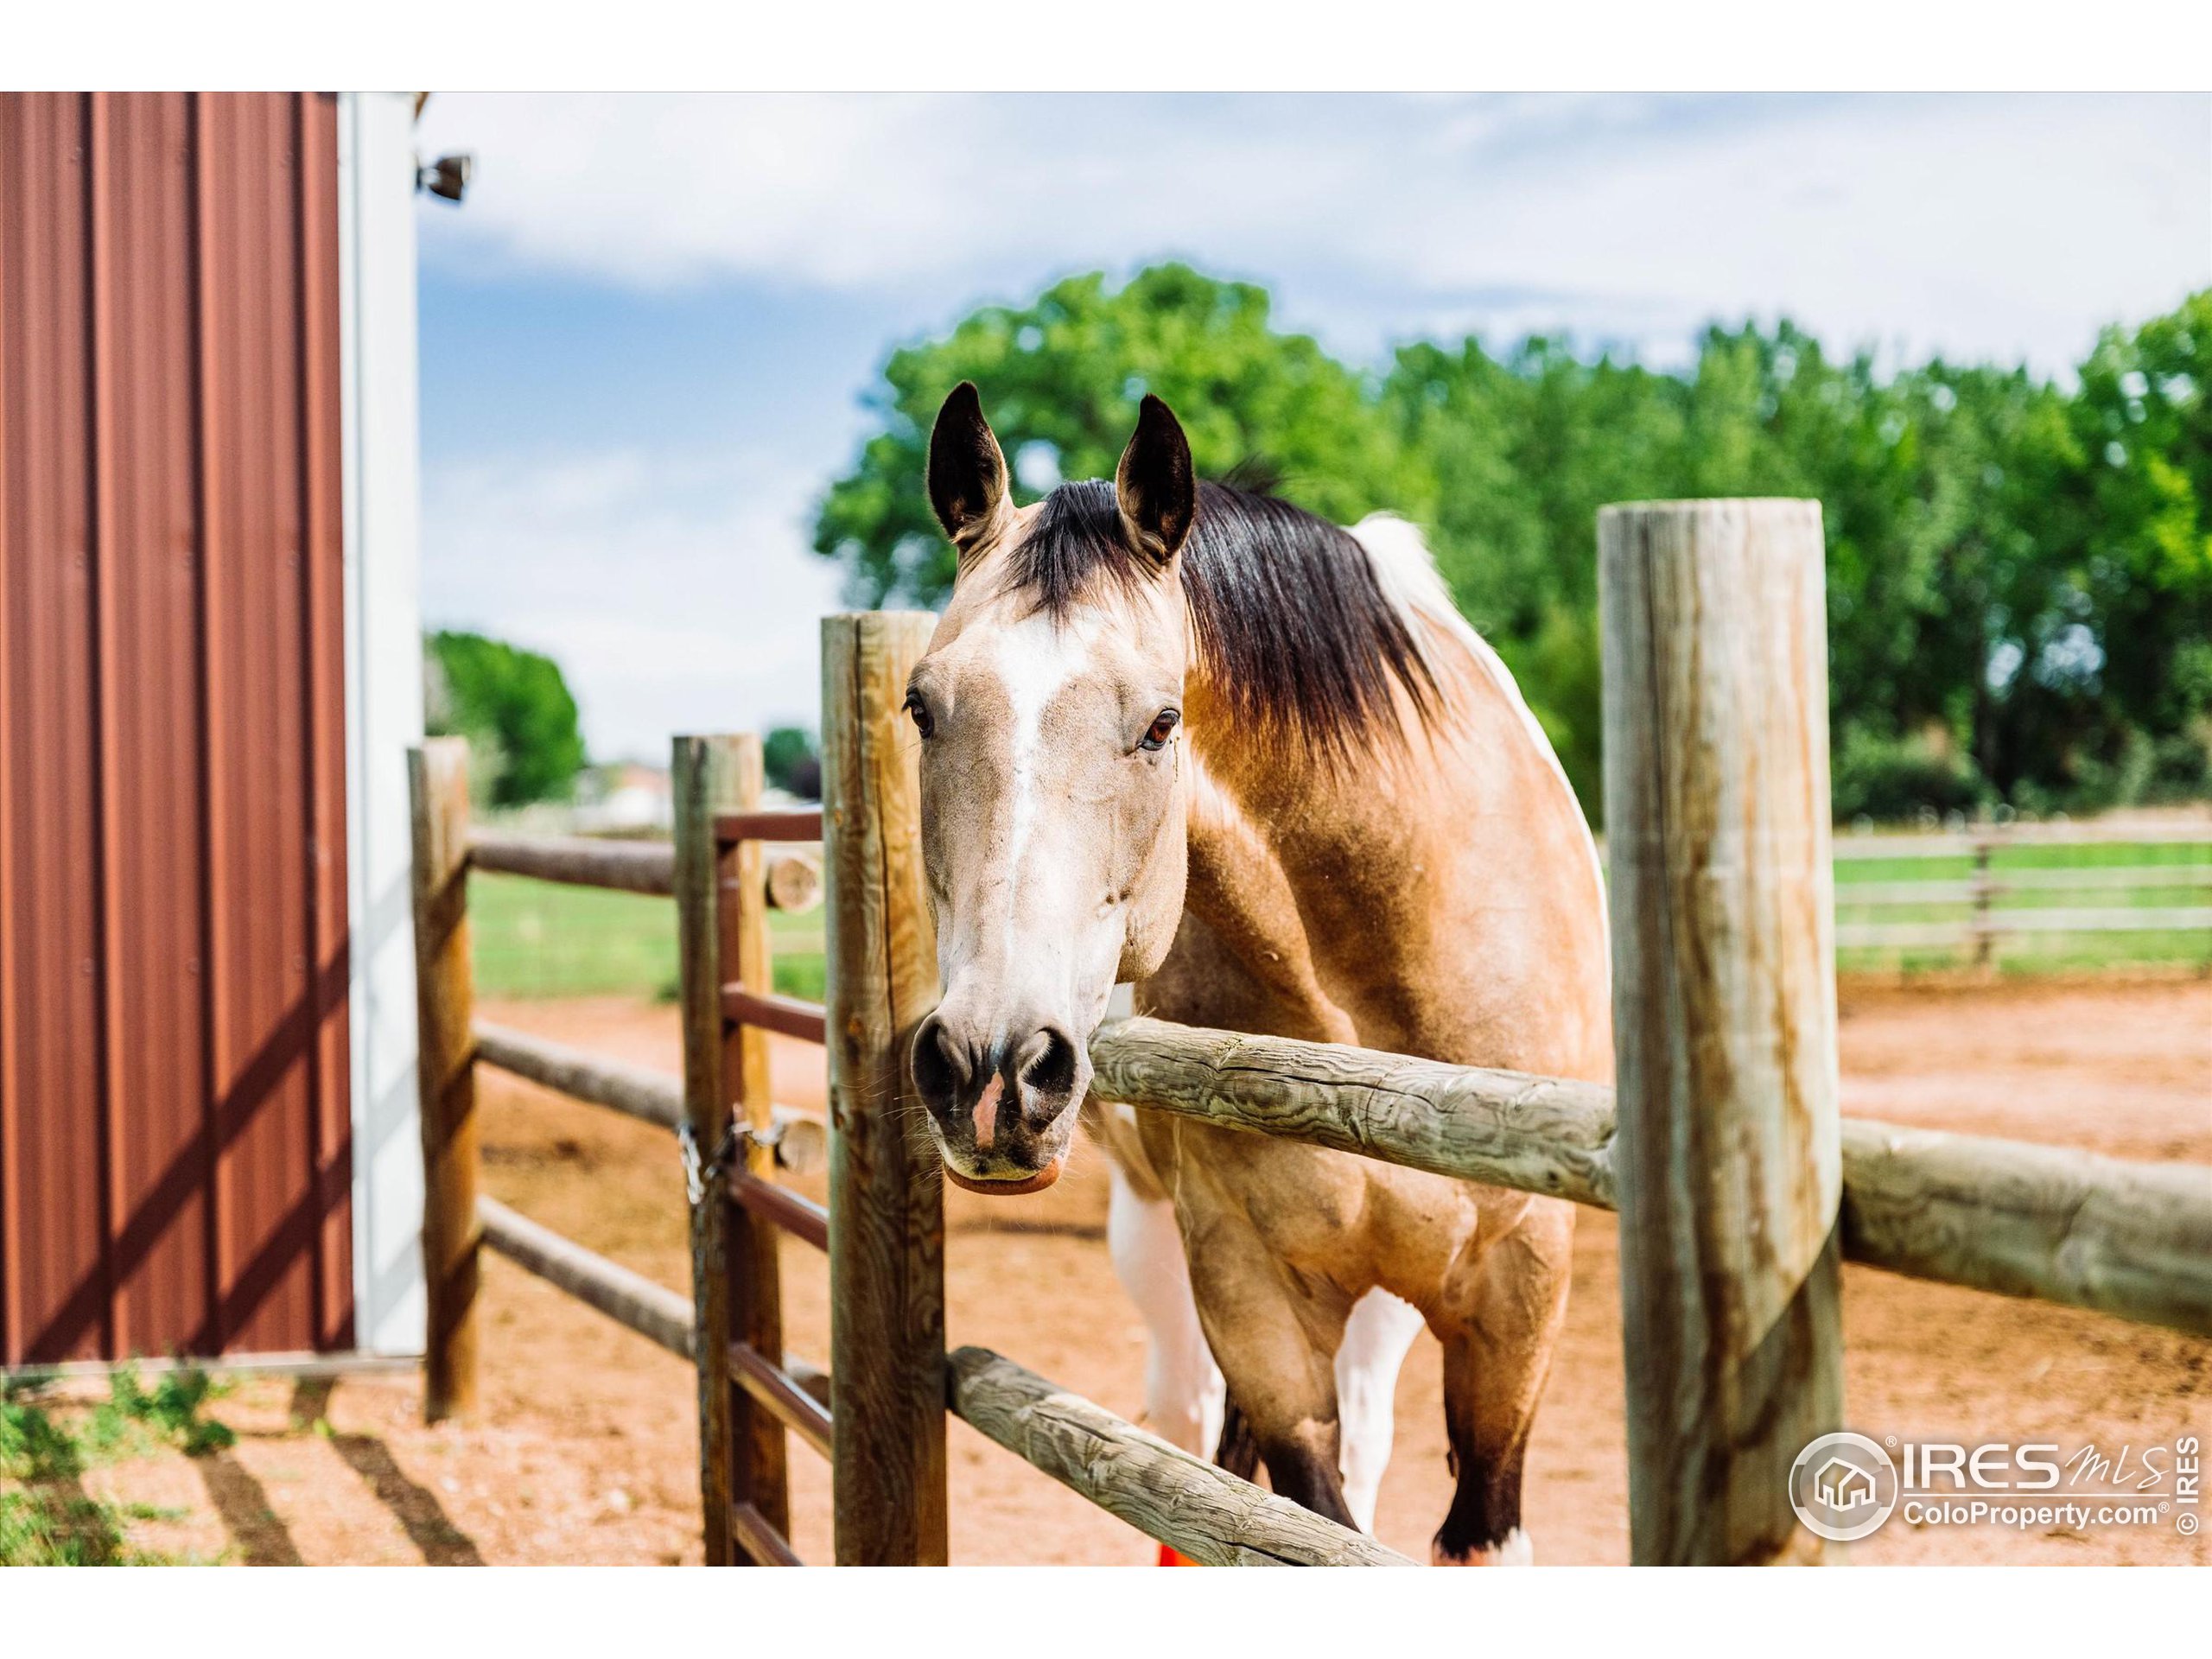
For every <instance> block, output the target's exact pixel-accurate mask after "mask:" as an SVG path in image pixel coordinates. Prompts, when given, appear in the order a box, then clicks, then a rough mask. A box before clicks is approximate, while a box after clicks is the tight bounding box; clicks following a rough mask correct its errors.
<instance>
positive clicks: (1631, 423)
mask: <svg viewBox="0 0 2212 1659" xmlns="http://www.w3.org/2000/svg"><path fill="white" fill-rule="evenodd" d="M963 378H971V379H974V380H975V381H976V383H977V384H978V385H979V386H980V387H981V388H982V391H983V394H984V399H985V404H986V407H987V408H988V410H989V411H990V414H991V416H992V420H993V422H994V424H995V426H996V427H997V429H998V431H999V434H1000V436H1001V442H1002V443H1003V444H1004V446H1005V448H1006V449H1007V454H1008V456H1009V458H1010V459H1011V460H1012V461H1013V462H1014V469H1015V473H1016V475H1017V486H1018V493H1019V495H1020V498H1021V499H1025V500H1027V499H1034V497H1035V496H1036V494H1037V493H1039V492H1040V491H1041V490H1042V489H1044V488H1047V487H1049V486H1050V485H1051V484H1052V483H1053V482H1054V481H1057V480H1058V479H1059V478H1061V477H1067V478H1080V477H1103V476H1108V475H1110V474H1111V473H1112V471H1113V467H1114V464H1115V461H1116V458H1117V456H1118V455H1119V453H1120V449H1121V446H1122V443H1123V442H1125V440H1126V438H1127V435H1128V431H1129V429H1130V427H1131V424H1132V423H1133V422H1134V419H1135V404H1136V399H1137V397H1139V396H1140V395H1141V393H1142V392H1143V391H1146V390H1151V391H1157V392H1159V393H1160V395H1161V396H1162V397H1166V399H1167V400H1168V401H1169V402H1170V403H1171V404H1173V405H1174V406H1175V408H1176V410H1177V412H1178V414H1179V416H1181V417H1182V419H1183V421H1184V423H1185V427H1186V428H1187V429H1188V430H1189V432H1190V435H1191V439H1192V450H1193V453H1194V454H1195V456H1196V458H1197V460H1198V465H1199V467H1200V468H1201V470H1202V471H1205V472H1209V473H1212V474H1220V473H1221V472H1224V471H1225V470H1227V469H1228V468H1229V467H1231V466H1233V465H1234V464H1235V463H1236V462H1237V461H1242V460H1244V459H1247V458H1249V457H1255V456H1257V457H1262V458H1265V459H1268V460H1269V461H1272V462H1274V464H1275V465H1276V466H1277V467H1280V468H1281V472H1282V474H1283V476H1284V479H1285V492H1284V493H1286V494H1287V495H1288V496H1289V497H1291V499H1294V500H1297V501H1299V502H1300V504H1301V505H1306V506H1308V507H1310V508H1312V509H1313V510H1314V511H1315V512H1320V513H1323V514H1325V515H1327V516H1329V517H1332V518H1336V519H1337V520H1338V522H1340V523H1342V522H1350V521H1351V520H1352V519H1354V518H1357V517H1358V516H1359V515H1360V514H1362V513H1363V512H1369V511H1371V510H1373V509H1375V508H1377V507H1387V508H1391V509H1395V510H1396V511H1399V512H1404V513H1406V514H1407V515H1408V517H1410V518H1414V520H1416V521H1417V522H1419V523H1420V524H1422V525H1423V526H1424V527H1425V528H1426V530H1427V532H1428V535H1429V539H1430V543H1431V546H1432V547H1433V550H1434V551H1435V554H1436V558H1437V564H1438V568H1439V569H1440V571H1441V572H1442V573H1443V575H1444V577H1445V579H1446V582H1447V583H1448V584H1449V585H1450V587H1451V589H1452V594H1453V595H1454V597H1455V599H1456V600H1457V601H1458V602H1459V606H1460V607H1461V608H1462V609H1463V610H1464V611H1465V613H1466V614H1467V616H1468V617H1469V619H1470V620H1471V621H1472V622H1473V623H1474V624H1475V626H1477V627H1478V628H1479V629H1480V630H1482V632H1484V634H1485V635H1486V636H1487V637H1488V638H1490V639H1491V641H1492V642H1493V643H1494V644H1495V645H1497V649H1498V651H1499V652H1500V653H1501V654H1502V655H1503V657H1504V658H1505V659H1506V661H1507V663H1508V664H1510V665H1511V667H1512V668H1513V670H1514V671H1515V673H1516V676H1518V677H1519V678H1520V679H1521V681H1522V686H1523V689H1524V690H1525V691H1526V692H1527V694H1528V696H1529V702H1530V704H1531V706H1532V707H1533V708H1534V709H1535V713H1536V715H1537V717H1538V718H1539V719H1540V720H1541V721H1542V722H1543V725H1544V727H1545V729H1546V730H1547V731H1548V733H1549V734H1550V735H1551V738H1552V741H1553V742H1554V745H1555V746H1556V747H1558V749H1559V751H1560V759H1561V760H1562V761H1563V762H1564V763H1565V765H1566V767H1567V775H1568V777H1569V778H1570V779H1572V780H1573V784H1574V785H1575V788H1576V790H1577V791H1578V792H1579V793H1580V795H1581V797H1582V799H1583V801H1584V804H1585V805H1586V808H1587V809H1588V810H1590V811H1591V813H1592V817H1595V816H1596V815H1597V812H1598V809H1599V804H1600V802H1599V779H1600V778H1601V776H1602V767H1601V765H1600V755H1599V651H1598V624H1597V610H1596V595H1595V560H1594V558H1593V555H1592V519H1593V517H1594V515H1595V513H1596V512H1597V510H1598V508H1599V507H1600V506H1602V505H1605V504H1606V503H1607V502H1610V501H1630V500H1637V499H1653V498H1669V497H1685V496H1730V495H1802V496H1811V497H1815V498H1817V499H1819V500H1820V502H1821V514H1822V520H1823V523H1824V525H1825V528H1826V534H1827V609H1828V635H1829V680H1830V697H1829V709H1830V720H1831V725H1832V729H1831V732H1830V740H1831V746H1832V750H1833V753H1834V755H1835V757H1836V765H1835V804H1836V808H1837V810H1838V811H1839V813H1840V814H1842V815H1845V816H1850V815H1853V814H1855V813H1858V812H1861V811H1864V812H1870V813H1875V814H1879V815H1883V816H1895V815H1898V814H1902V813H1907V812H1910V811H1912V810H1916V809H1917V808H1919V807H1924V806H1934V807H1937V808H1949V807H1954V806H1971V805H1974V804H1977V803H1986V802H1988V801H1990V800H1993V799H2000V798H2001V799H2004V800H2007V801H2010V802H2012V803H2013V804H2016V805H2019V806H2024V807H2029V806H2031V807H2037V808H2046V809H2047V808H2050V807H2055V806H2061V805H2063V806H2068V807H2070V808H2075V809H2081V808H2094V807H2096V806H2101V805H2105V804H2113V803H2116V802H2123V801H2128V800H2133V799H2138V798H2143V797H2145V795H2150V794H2159V793H2164V794H2179V793H2185V792H2195V793H2202V792H2205V791H2208V790H2212V407H2209V406H2208V398H2207V393H2208V391H2209V390H2212V290H2208V291H2207V292H2206V293H2202V294H2198V295H2196V296H2192V297H2190V299H2189V300H2187V301H2186V302H2184V303H2183V305H2182V306H2181V307H2180V308H2178V309H2177V311H2175V312H2174V313H2173V314H2172V315H2169V316H2165V317H2161V318H2158V319H2154V320H2153V321H2150V322H2147V323H2145V324H2144V325H2142V326H2141V327H2139V328H2136V329H2134V330H2133V331H2132V332H2130V331H2126V330H2121V329H2118V328H2114V329H2110V330H2107V332H2106V334H2104V336H2103V337H2102V339H2101V340H2100V341H2099V343H2098V345H2097V346H2096V349H2095V351H2094V353H2092V354H2091V356H2090V358H2089V359H2088V361H2087V362H2086V363H2085V364H2084V365H2082V371H2081V375H2080V385H2079V388H2078V390H2076V391H2071V392H2069V391H2067V390H2066V389H2064V388H2063V387H2061V386H2059V385H2054V384H2053V383H2052V382H2050V380H2048V379H2044V378H2039V377H2037V376H2036V375H2033V374H2031V373H2030V372H2028V371H2026V370H2025V369H2021V368H2017V367H2005V366H1997V365H1966V366H1961V365H1953V364H1948V363H1944V362H1942V361H1936V362H1931V363H1928V364H1925V365H1917V366H1911V367H1906V368H1904V369H1900V370H1889V369H1885V368H1883V367H1882V366H1881V365H1878V362H1877V360H1876V359H1875V358H1874V357H1873V356H1872V354H1871V353H1865V352H1861V353H1856V354H1853V355H1850V356H1841V357H1840V356H1836V355H1833V354H1831V353H1828V352H1827V351H1826V350H1825V349H1824V348H1823V347H1822V346H1821V343H1820V342H1819V341H1818V340H1815V339H1814V338H1812V337H1811V336H1810V335H1808V334H1805V333H1804V332H1803V331H1802V330H1800V329H1798V328H1796V327H1793V326H1792V325H1790V324H1789V323H1788V322H1786V321H1785V322H1782V323H1780V324H1777V325H1776V326H1774V327H1759V326H1753V325H1749V324H1747V325H1745V326H1743V327H1735V328H1723V327H1714V328H1711V329H1708V330H1707V333H1706V334H1704V336H1703V337H1702V338H1701V340H1700V341H1699V346H1698V353H1697V358H1696V361H1695V363H1694V365H1693V366H1692V367H1691V368H1690V369H1689V370H1688V372H1684V373H1680V374H1676V373H1662V372H1655V371H1652V370H1649V369H1646V368H1643V367H1642V366H1640V365H1637V364H1635V363H1633V362H1624V361H1620V360H1618V359H1615V358H1614V357H1612V356H1611V355H1609V354H1606V353H1598V354H1596V355H1594V356H1592V355H1590V354H1587V353H1583V352H1580V351H1578V350H1577V349H1576V347H1575V346H1573V343H1572V342H1571V341H1568V340H1560V339H1553V338H1548V337H1543V336H1533V337H1530V338H1529V339H1526V340H1522V341H1521V342H1520V343H1519V344H1518V345H1516V346H1513V347H1512V348H1510V349H1509V350H1506V351H1504V352H1503V353H1491V352H1490V351H1487V350H1486V349H1485V348H1484V346H1483V345H1482V344H1481V342H1479V341H1478V340H1464V341H1461V342H1459V343H1458V344H1456V345H1454V344H1446V343H1440V342H1427V341H1423V342H1415V343H1412V344H1408V345H1407V346H1402V348H1400V349H1399V350H1398V351H1397V352H1396V353H1395V356H1394V359H1393V360H1392V362H1391V364H1390V365H1389V370H1388V372H1387V373H1385V374H1384V375H1383V376H1382V377H1381V378H1367V377H1363V376H1361V375H1360V374H1358V373H1357V372H1354V371H1353V370H1351V369H1350V368H1347V367H1345V366H1344V365H1341V364H1338V363H1337V362H1335V361H1333V360H1332V359H1330V358H1329V357H1328V356H1327V354H1326V353H1324V352H1322V350H1321V349H1320V348H1319V346H1317V345H1316V344H1315V343H1314V342H1313V340H1309V339H1307V338H1306V337H1305V336H1302V335H1296V334H1283V333H1279V332H1278V331H1276V330H1275V329H1274V327H1273V325H1272V321H1271V320H1270V316H1269V311H1268V296H1267V295H1266V293H1265V292H1264V291H1263V290H1262V289H1258V288H1256V287H1254V286H1251V285H1249V284H1246V283H1223V282H1217V281H1215V280H1213V279H1211V278H1209V277H1205V276H1202V275H1200V274H1199V273H1198V272H1195V271H1192V270H1189V269H1188V268H1186V267H1184V266H1180V265H1166V266H1161V267H1158V268H1156V269H1154V270H1147V271H1144V272H1142V273H1141V274H1140V275H1138V276H1137V277H1134V278H1132V279H1131V280H1130V281H1129V282H1128V283H1126V284H1124V285H1123V286H1122V287H1121V288H1119V289H1109V287H1108V285H1107V283H1106V282H1105V280H1104V279H1103V277H1097V276H1090V277H1076V278H1071V279H1070V280H1069V281H1066V282H1064V283H1058V284H1057V285H1055V286H1054V287H1052V288H1051V289H1048V290H1046V292H1045V293H1044V294H1042V295H1040V296H1039V297H1038V299H1037V300H1036V302H1034V303H1033V304H1031V305H1027V306H1022V307H990V308H985V309H983V310H981V311H978V312H976V314H975V315H972V316H970V317H969V318H968V319H967V320H966V321H963V322H962V323H960V324H959V325H958V327H956V328H955V329H954V330H953V331H952V333H951V334H950V335H948V336H946V337H945V338H944V339H942V340H935V341H924V342H919V343H916V344H913V345H910V346H906V347H904V348H902V349H900V350H899V351H897V352H894V353H893V354H892V356H891V358H890V360H889V362H888V363H887V365H886V368H885V375H884V383H883V385H882V386H881V387H880V389H879V390H878V391H877V392H876V393H875V394H874V397H873V400H872V401H873V406H874V409H875V410H876V412H877V415H878V416H879V418H880V430H879V431H878V433H877V434H876V435H874V437H872V438H871V439H869V440H868V443H867V444H866V445H865V447H864V448H862V450H861V454H860V457H859V459H858V461H857V463H856V464H855V467H854V468H853V470H852V471H851V472H850V473H849V474H848V475H847V476H846V477H844V478H842V479H841V480H838V481H837V482H836V484H835V485H834V486H832V487H831V489H830V491H829V494H828V496H827V497H826V499H824V500H823V504H822V507H821V512H820V516H819V518H818V520H817V528H816V543H815V544H816V547H817V550H818V551H820V552H821V553H823V555H824V556H829V557H831V558H835V559H836V560H838V561H839V562H841V563H842V564H843V565H844V566H845V569H846V572H847V586H848V588H849V592H850V594H851V596H852V597H853V598H854V599H855V600H856V601H859V602H861V603H864V604H875V603H880V602H883V601H887V600H893V599H896V600H900V601H919V602H921V603H924V604H934V603H938V602H939V601H941V600H942V599H943V597H944V594H945V593H946V592H947V591H948V589H949V588H950V581H951V571H952V556H951V553H950V550H949V549H948V548H947V547H946V546H945V544H944V537H942V535H941V534H940V532H939V531H938V526H937V524H936V523H935V521H934V519H933V518H932V517H931V513H930V510H929V506H928V504H927V502H926V500H925V498H924V494H923V482H922V480H923V475H924V470H925V459H926V457H925V449H926V445H927V442H928V435H929V427H930V423H931V420H932V419H933V418H934V416H935V415H936V412H937V408H938V404H939V403H940V402H941V401H942V399H943V397H944V393H945V392H946V391H949V390H950V388H951V387H952V386H953V385H956V384H957V382H958V381H959V380H961V379H963Z"/></svg>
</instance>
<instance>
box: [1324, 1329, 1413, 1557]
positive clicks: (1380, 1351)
mask: <svg viewBox="0 0 2212 1659" xmlns="http://www.w3.org/2000/svg"><path fill="white" fill-rule="evenodd" d="M1420 1333H1421V1310H1420V1309H1419V1308H1417V1307H1415V1306H1414V1305H1413V1304H1412V1303H1411V1302H1408V1301H1404V1300H1401V1299H1400V1298H1398V1297H1395V1296H1393V1295H1392V1294H1390V1293H1389V1291H1387V1290H1380V1289H1377V1290H1370V1291H1369V1292H1368V1293H1367V1294H1366V1295H1364V1296H1363V1297H1361V1298H1360V1299H1359V1300H1358V1302H1357V1304H1356V1305H1354V1306H1353V1308H1352V1310H1351V1319H1348V1320H1346V1321H1345V1323H1344V1344H1343V1345H1342V1346H1341V1347H1339V1348H1338V1350H1337V1423H1338V1453H1337V1462H1338V1467H1339V1468H1340V1470H1341V1471H1342V1472H1343V1474H1344V1503H1346V1505H1347V1506H1349V1507H1350V1509H1351V1513H1352V1519H1354V1520H1355V1521H1357V1522H1359V1525H1360V1529H1361V1530H1362V1531H1363V1532H1373V1531H1374V1530H1375V1501H1376V1497H1379V1496H1380V1495H1381V1493H1382V1491H1383V1471H1384V1470H1385V1469H1388V1468H1389V1466H1390V1440H1391V1436H1392V1434H1393V1433H1394V1431H1395V1411H1394V1410H1393V1407H1394V1406H1395V1401H1396V1395H1397V1392H1398V1371H1399V1368H1400V1367H1402V1365H1404V1363H1406V1351H1407V1350H1408V1349H1409V1348H1411V1347H1412V1346H1413V1345H1414V1338H1415V1337H1416V1336H1418V1335H1419V1334H1420Z"/></svg>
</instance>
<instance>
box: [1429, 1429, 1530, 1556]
mask: <svg viewBox="0 0 2212 1659" xmlns="http://www.w3.org/2000/svg"><path fill="white" fill-rule="evenodd" d="M1455 1415H1456V1414H1455ZM1447 1427H1449V1428H1450V1430H1451V1440H1452V1472H1453V1473H1454V1474H1455V1475H1457V1476H1458V1478H1459V1485H1458V1487H1457V1488H1456V1489H1455V1490H1454V1491H1453V1492H1452V1508H1451V1510H1449V1511H1448V1512H1447V1513H1446V1516H1445V1517H1444V1524H1443V1525H1442V1526H1441V1527H1440V1528H1438V1529H1437V1532H1436V1554H1437V1557H1438V1558H1439V1559H1440V1560H1452V1561H1465V1560H1470V1559H1471V1558H1472V1557H1474V1556H1476V1555H1478V1554H1487V1553H1488V1552H1490V1551H1492V1550H1495V1549H1496V1548H1497V1547H1498V1546H1499V1545H1500V1544H1502V1543H1503V1542H1504V1541H1506V1540H1507V1539H1508V1538H1510V1536H1512V1535H1513V1534H1514V1533H1516V1532H1517V1531H1519V1530H1520V1529H1521V1465H1522V1459H1523V1457H1524V1456H1525V1455H1526V1453H1527V1452H1528V1440H1527V1437H1526V1436H1525V1435H1524V1436H1523V1437H1522V1439H1520V1440H1516V1441H1514V1442H1513V1443H1512V1444H1510V1445H1509V1446H1506V1447H1504V1448H1503V1450H1502V1451H1500V1452H1497V1453H1496V1454H1495V1455H1485V1454H1484V1453H1483V1452H1478V1451H1477V1450H1476V1449H1475V1448H1474V1447H1473V1446H1469V1445H1467V1444H1465V1442H1464V1440H1463V1437H1462V1436H1461V1435H1460V1433H1459V1430H1458V1424H1457V1422H1456V1421H1454V1422H1452V1423H1451V1424H1449V1425H1447Z"/></svg>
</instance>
